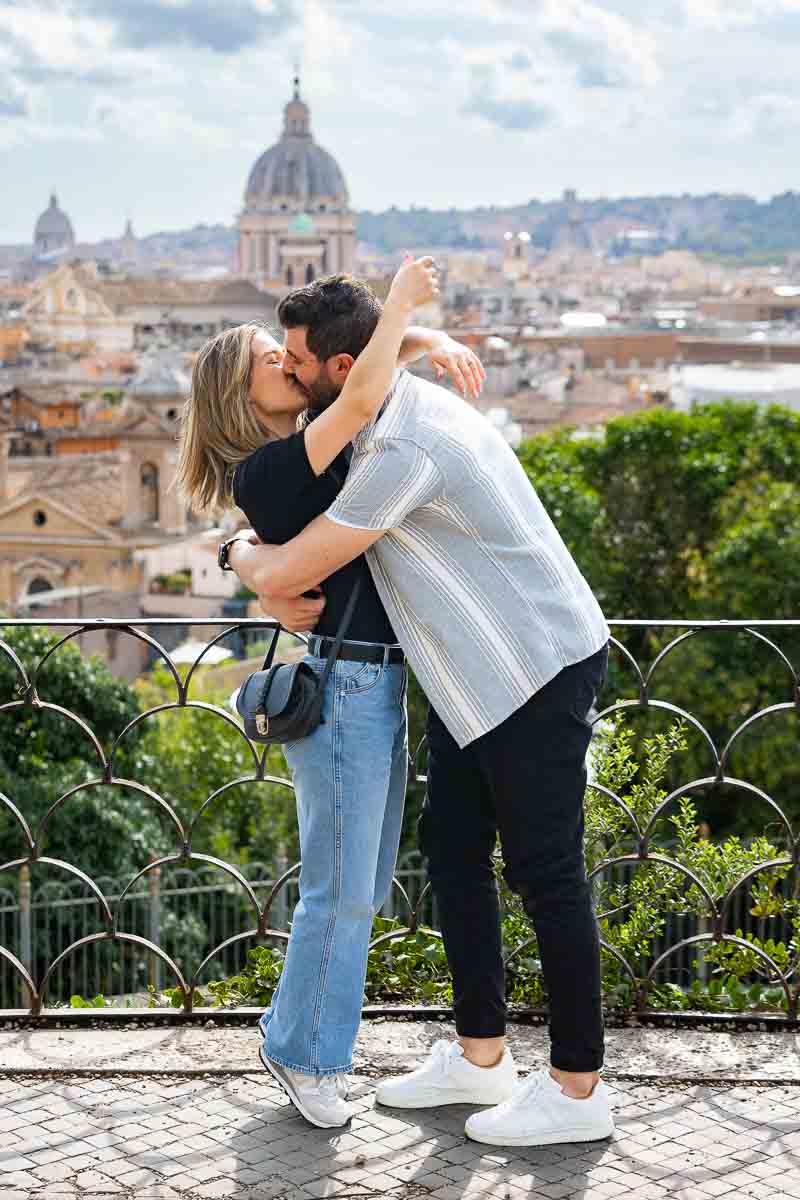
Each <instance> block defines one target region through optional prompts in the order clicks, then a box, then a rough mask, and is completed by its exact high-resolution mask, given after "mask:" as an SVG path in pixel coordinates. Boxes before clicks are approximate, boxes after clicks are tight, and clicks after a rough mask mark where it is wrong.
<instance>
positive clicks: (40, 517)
mask: <svg viewBox="0 0 800 1200" xmlns="http://www.w3.org/2000/svg"><path fill="white" fill-rule="evenodd" d="M33 523H34V525H38V526H39V527H40V528H41V526H42V525H46V524H47V513H46V512H42V510H41V509H40V508H37V510H36V512H35V513H34V514H33Z"/></svg>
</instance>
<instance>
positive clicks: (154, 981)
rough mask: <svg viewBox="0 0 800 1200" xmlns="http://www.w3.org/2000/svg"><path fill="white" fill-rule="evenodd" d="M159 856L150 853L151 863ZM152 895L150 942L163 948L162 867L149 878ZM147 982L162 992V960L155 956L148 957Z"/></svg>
mask: <svg viewBox="0 0 800 1200" xmlns="http://www.w3.org/2000/svg"><path fill="white" fill-rule="evenodd" d="M156 858H157V855H156V854H155V853H154V852H153V851H152V850H151V851H150V862H155V861H156ZM147 884H148V891H149V893H150V902H149V908H150V935H149V936H150V941H151V942H152V943H153V945H154V946H158V947H159V948H160V947H161V867H154V868H153V870H152V871H150V873H149V875H148V877H147ZM147 982H148V984H149V986H150V987H151V988H154V989H155V990H156V991H157V992H160V991H161V959H160V958H159V957H158V956H157V955H155V954H149V955H148V957H147Z"/></svg>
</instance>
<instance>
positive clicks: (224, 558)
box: [217, 533, 249, 571]
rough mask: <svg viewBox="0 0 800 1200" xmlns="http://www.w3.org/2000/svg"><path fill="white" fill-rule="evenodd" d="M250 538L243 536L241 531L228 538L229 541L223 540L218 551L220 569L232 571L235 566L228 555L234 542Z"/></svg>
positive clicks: (246, 540) (245, 540)
mask: <svg viewBox="0 0 800 1200" xmlns="http://www.w3.org/2000/svg"><path fill="white" fill-rule="evenodd" d="M248 541H249V538H246V537H243V536H242V534H241V533H237V534H235V535H234V536H233V537H232V538H228V540H227V542H221V543H220V547H219V550H218V551H217V566H218V567H219V569H220V571H232V570H233V567H232V566H231V564H230V563H229V562H228V555H229V554H230V552H231V546H232V545H233V543H234V542H248Z"/></svg>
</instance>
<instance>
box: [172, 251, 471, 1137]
mask: <svg viewBox="0 0 800 1200" xmlns="http://www.w3.org/2000/svg"><path fill="white" fill-rule="evenodd" d="M352 286H353V287H354V288H358V287H361V286H362V285H359V284H357V283H355V282H353V285H352ZM437 291H438V286H437V281H436V273H435V269H434V266H433V260H432V259H429V258H423V259H420V260H418V261H416V262H411V261H408V260H407V261H406V262H405V263H404V264H403V266H402V267H401V269H400V271H399V272H398V274H397V275H396V276H395V279H394V281H393V283H392V287H391V290H390V293H389V296H388V298H387V300H386V303H385V305H384V307H383V311H382V314H381V316H380V320H379V321H378V324H377V327H376V328H375V329H374V333H373V334H372V336H371V338H370V339H369V341H368V343H367V344H366V346H365V347H364V348H363V349H361V347H358V348H354V352H353V355H352V357H353V358H354V359H355V361H354V363H353V366H352V368H351V370H350V372H349V375H348V376H347V380H346V382H345V384H344V387H343V389H342V391H341V394H340V395H339V397H338V399H336V400H335V401H334V402H333V403H332V404H331V405H330V407H328V408H327V409H326V410H325V411H324V412H322V413H321V414H320V415H319V416H317V417H316V418H315V419H314V420H313V421H311V422H309V423H307V424H306V426H305V428H304V429H301V430H298V429H297V424H298V417H299V415H300V413H301V412H302V411H303V410H304V409H306V407H307V405H308V403H309V395H308V393H306V392H305V391H304V390H302V388H301V387H300V386H299V385H298V384H297V383H296V382H294V381H293V377H292V376H290V375H289V374H287V373H285V372H284V370H283V367H282V351H281V349H280V347H279V346H278V344H277V343H276V342H275V341H274V339H272V338H271V337H270V336H269V334H268V333H267V332H266V331H265V330H264V329H263V328H261V327H259V326H256V325H247V326H239V327H238V328H237V329H233V330H229V331H227V332H225V333H222V334H220V335H219V336H218V337H216V338H214V339H212V341H211V342H209V343H207V344H206V346H205V347H204V348H203V350H202V351H201V353H200V355H199V357H198V360H197V363H196V365H195V368H194V373H193V378H192V392H191V397H190V399H189V401H188V402H187V405H186V409H185V412H184V417H183V426H182V444H181V451H180V460H179V466H178V481H179V485H180V486H181V489H182V491H183V493H184V495H185V496H186V498H187V500H188V502H189V503H191V504H192V506H193V507H195V508H207V507H209V506H211V505H231V504H232V503H236V504H237V505H238V506H239V507H240V508H241V509H242V510H243V511H244V512H245V513H246V515H247V517H248V518H249V520H250V522H251V524H252V527H253V530H254V531H255V533H256V534H257V535H258V537H259V538H260V539H261V540H262V541H268V542H285V541H288V540H290V539H291V538H292V537H294V536H295V535H296V534H297V533H299V532H300V530H301V529H303V528H304V527H305V526H306V525H307V524H308V523H309V521H311V520H313V519H314V518H315V517H317V516H318V515H319V514H320V513H322V512H324V511H325V510H326V509H327V508H328V507H329V506H330V504H331V503H332V501H333V500H334V498H335V497H336V495H337V493H338V491H339V489H340V487H341V485H342V483H343V481H344V476H345V475H346V472H347V459H346V456H345V455H344V454H343V451H344V449H345V447H347V446H348V445H349V443H350V441H351V440H352V438H353V436H354V435H355V434H356V433H357V432H358V430H359V429H361V428H362V427H363V426H364V425H366V424H367V423H368V422H369V421H370V420H372V419H373V418H374V416H375V415H376V414H377V412H378V410H379V409H380V407H381V405H382V403H383V400H384V397H385V395H386V393H387V391H388V390H389V387H390V385H391V382H392V377H393V374H394V371H395V369H396V366H397V364H398V362H399V363H400V364H401V365H402V364H403V363H405V362H408V361H411V360H412V359H413V358H415V357H419V356H420V355H421V354H422V353H425V352H426V351H427V352H428V353H430V354H431V357H432V359H433V361H434V363H435V364H436V367H437V371H438V372H439V373H440V374H441V373H442V372H443V370H444V369H449V370H450V371H451V373H452V374H453V377H454V378H455V380H456V382H457V383H458V384H459V386H461V389H462V390H463V391H466V390H469V391H471V392H472V394H473V395H477V393H478V392H479V390H480V385H481V382H482V378H483V369H482V367H481V366H480V363H479V361H478V360H477V358H476V357H475V356H474V355H473V354H472V353H471V352H470V351H469V350H467V349H466V348H465V347H462V346H459V345H458V343H454V342H452V341H451V340H450V339H448V338H445V337H444V336H443V335H441V334H439V333H434V332H433V331H428V330H420V329H415V330H409V328H408V324H409V320H410V315H411V313H412V311H413V309H414V307H415V306H417V305H419V304H422V303H425V302H426V301H428V300H429V299H430V298H431V297H432V296H433V295H435V294H436V292H437ZM242 536H245V537H246V536H248V535H247V534H243V535H242ZM356 582H358V583H359V587H360V590H359V597H358V602H357V604H356V607H355V610H354V613H353V616H352V619H351V622H350V626H349V628H348V631H347V642H346V644H345V645H344V646H343V648H342V653H341V655H340V658H339V660H338V661H337V663H336V666H335V668H334V670H333V672H332V674H331V678H330V680H329V682H328V685H327V687H326V693H325V697H324V705H323V724H321V725H320V726H319V727H318V729H316V730H315V731H314V733H313V734H311V735H310V736H309V737H307V738H304V739H302V740H300V741H297V742H295V743H292V744H289V745H287V746H286V747H285V754H286V760H287V763H288V765H289V767H290V769H291V772H292V778H293V782H294V787H295V793H296V800H297V812H298V825H299V832H300V849H301V856H302V870H301V876H300V900H299V902H298V905H297V907H296V909H295V912H294V917H293V922H292V930H291V936H290V939H289V944H288V947H287V953H286V962H285V965H284V969H283V973H282V977H281V981H280V986H279V988H278V990H277V992H276V993H275V995H274V996H273V1000H272V1004H271V1005H270V1007H269V1009H268V1010H267V1012H266V1013H265V1014H264V1016H263V1017H262V1018H261V1022H260V1027H261V1032H262V1034H263V1038H264V1040H263V1045H262V1048H261V1058H262V1062H263V1063H264V1066H265V1067H266V1068H267V1070H269V1071H270V1072H271V1073H272V1075H273V1076H274V1077H275V1079H276V1080H277V1081H278V1082H279V1083H280V1084H281V1086H282V1087H283V1088H284V1090H285V1091H286V1092H287V1094H288V1095H289V1097H290V1098H291V1100H292V1101H293V1103H294V1104H295V1105H296V1107H297V1108H298V1110H299V1111H300V1112H301V1113H302V1114H303V1116H304V1117H306V1119H307V1120H309V1121H310V1122H311V1123H312V1124H314V1125H317V1126H319V1127H321V1128H331V1127H335V1126H340V1125H344V1124H346V1123H347V1121H348V1120H349V1119H350V1117H351V1115H352V1111H351V1109H350V1106H349V1105H348V1104H347V1103H346V1100H345V1094H346V1075H347V1073H348V1072H349V1071H350V1070H351V1069H352V1051H353V1045H354V1042H355V1038H356V1035H357V1032H358V1025H359V1020H360V1015H361V1002H362V997H363V990H364V978H365V974H366V962H367V950H368V944H369V937H370V932H371V928H372V921H373V917H374V915H375V913H376V912H377V911H379V910H380V908H381V906H382V904H383V903H384V900H385V898H386V896H387V895H388V892H389V889H390V887H391V883H392V876H393V872H394V864H395V860H396V856H397V849H398V844H399V839H400V830H401V823H402V815H403V802H404V798H405V788H406V767H407V761H408V754H407V739H406V714H405V689H406V672H405V664H404V660H403V655H402V651H401V650H400V647H399V646H397V645H396V639H395V635H394V631H393V630H392V628H391V624H390V622H389V619H388V617H387V615H386V612H385V610H384V608H383V605H382V604H381V602H380V599H379V597H378V593H377V591H376V589H375V586H374V584H373V582H372V577H371V575H370V572H369V568H368V567H367V565H366V561H365V559H364V558H363V557H362V558H359V559H357V560H356V561H355V562H352V563H350V564H349V565H348V566H346V567H344V568H343V569H342V570H341V571H338V572H336V573H335V575H333V576H331V577H330V578H329V579H327V580H325V581H324V585H323V590H324V601H323V600H314V599H309V600H307V601H306V602H305V607H304V608H303V615H304V616H305V617H306V618H307V621H306V624H305V625H300V626H298V625H297V624H296V622H294V624H293V627H305V628H309V627H312V626H315V636H314V637H313V638H312V639H311V640H310V643H309V651H310V653H309V655H308V656H307V658H306V662H308V663H309V665H310V666H311V667H312V669H314V670H315V671H317V672H318V673H321V671H322V670H323V668H324V665H325V658H324V653H325V648H324V647H323V646H322V645H321V644H320V642H321V639H324V638H332V637H334V636H335V634H336V631H337V629H338V627H339V624H340V621H341V618H342V614H343V613H344V610H345V608H346V606H347V602H348V600H349V598H350V595H351V593H352V591H353V587H354V585H355V584H356ZM294 615H295V616H296V613H295V614H294Z"/></svg>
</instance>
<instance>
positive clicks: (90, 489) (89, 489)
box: [17, 454, 123, 525]
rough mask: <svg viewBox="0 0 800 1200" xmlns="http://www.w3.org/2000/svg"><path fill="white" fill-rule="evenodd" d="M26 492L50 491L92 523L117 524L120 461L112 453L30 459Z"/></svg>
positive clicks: (120, 492) (120, 476)
mask: <svg viewBox="0 0 800 1200" xmlns="http://www.w3.org/2000/svg"><path fill="white" fill-rule="evenodd" d="M26 492H38V493H40V494H42V495H47V494H48V493H52V496H53V499H54V500H57V501H58V502H59V503H61V504H63V505H65V506H66V507H67V508H71V509H73V511H74V512H76V513H77V514H78V515H79V516H82V517H84V519H85V520H87V521H90V522H91V523H92V524H93V525H97V524H101V525H116V524H118V523H119V521H120V520H121V519H122V515H123V513H122V465H121V463H120V461H119V459H118V458H117V456H116V455H114V454H91V455H90V454H76V455H74V456H72V455H69V456H65V457H63V458H45V459H42V460H41V461H38V462H35V463H31V464H30V468H29V473H28V478H27V482H26V485H25V488H24V490H23V491H21V492H19V493H18V496H17V498H21V497H22V496H23V495H24V494H25V493H26Z"/></svg>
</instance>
